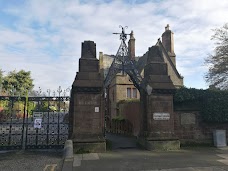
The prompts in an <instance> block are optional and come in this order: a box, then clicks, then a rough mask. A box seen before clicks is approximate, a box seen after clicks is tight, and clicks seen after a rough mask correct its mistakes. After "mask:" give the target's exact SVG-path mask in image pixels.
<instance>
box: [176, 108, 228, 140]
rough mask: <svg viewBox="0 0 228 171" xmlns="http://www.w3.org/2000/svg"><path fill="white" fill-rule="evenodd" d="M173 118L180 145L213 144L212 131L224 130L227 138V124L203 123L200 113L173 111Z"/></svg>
mask: <svg viewBox="0 0 228 171" xmlns="http://www.w3.org/2000/svg"><path fill="white" fill-rule="evenodd" d="M174 117H175V120H174V125H175V128H174V129H175V133H176V135H177V136H178V137H179V139H180V141H181V144H188V143H196V144H213V131H214V130H226V134H227V135H226V137H227V138H228V124H227V123H205V122H203V121H202V118H201V116H200V111H194V110H178V111H174Z"/></svg>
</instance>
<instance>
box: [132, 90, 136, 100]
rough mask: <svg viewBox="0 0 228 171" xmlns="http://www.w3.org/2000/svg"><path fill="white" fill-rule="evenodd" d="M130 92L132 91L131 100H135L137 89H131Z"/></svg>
mask: <svg viewBox="0 0 228 171" xmlns="http://www.w3.org/2000/svg"><path fill="white" fill-rule="evenodd" d="M132 91H133V92H132V97H133V98H137V89H136V88H133V89H132Z"/></svg>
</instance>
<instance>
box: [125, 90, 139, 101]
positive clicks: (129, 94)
mask: <svg viewBox="0 0 228 171" xmlns="http://www.w3.org/2000/svg"><path fill="white" fill-rule="evenodd" d="M127 98H129V99H131V98H137V89H136V88H127Z"/></svg>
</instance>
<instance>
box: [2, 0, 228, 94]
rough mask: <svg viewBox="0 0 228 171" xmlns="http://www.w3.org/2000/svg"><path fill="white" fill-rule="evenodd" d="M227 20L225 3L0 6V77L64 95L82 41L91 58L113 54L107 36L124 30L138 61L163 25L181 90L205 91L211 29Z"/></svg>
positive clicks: (17, 2) (5, 0) (113, 40)
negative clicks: (22, 76) (93, 48)
mask: <svg viewBox="0 0 228 171" xmlns="http://www.w3.org/2000/svg"><path fill="white" fill-rule="evenodd" d="M227 18H228V1H227V0H220V1H218V2H217V3H215V1H214V0H200V1H199V0H188V1H184V0H182V1H181V0H163V1H162V0H161V1H159V0H151V1H147V0H141V1H138V0H123V1H122V0H115V1H111V0H97V1H94V0H91V1H90V0H81V1H78V0H64V1H62V0H48V1H47V0H0V23H1V25H0V35H1V39H0V68H1V69H2V70H3V71H5V74H6V73H8V72H9V71H12V70H14V69H16V70H20V69H25V70H27V71H28V70H29V71H31V72H32V78H33V79H34V84H35V88H36V89H37V88H38V87H41V88H42V90H43V91H46V90H47V89H51V90H56V89H57V88H58V86H59V85H60V86H62V87H63V89H66V88H68V87H70V86H71V85H72V82H73V80H74V77H75V74H76V72H77V71H78V59H79V58H80V55H81V42H83V41H84V40H93V41H95V43H96V45H97V58H98V53H99V52H103V53H106V54H115V53H116V51H117V49H118V46H119V43H120V42H119V39H118V37H117V36H116V35H112V33H113V32H118V31H120V30H119V25H122V26H128V29H127V30H126V31H127V32H130V31H131V30H133V31H134V34H135V38H136V55H137V56H141V55H143V54H144V53H145V52H146V51H147V50H148V48H149V47H151V46H153V45H154V44H155V43H156V41H157V39H158V38H160V37H161V35H162V33H163V32H164V30H165V26H166V25H167V24H169V25H170V29H171V30H172V31H173V32H174V41H175V45H174V48H175V53H176V58H177V69H178V71H179V72H180V74H181V75H182V76H184V84H185V86H187V87H194V88H203V89H205V88H207V87H208V85H207V84H206V83H205V81H204V78H203V76H204V74H205V73H206V72H207V70H208V67H207V66H205V65H204V59H205V58H206V57H207V55H208V54H210V53H212V52H213V49H214V42H213V41H211V40H210V38H211V35H212V34H213V31H212V29H214V28H217V27H221V26H222V25H223V24H225V23H226V22H228V20H227Z"/></svg>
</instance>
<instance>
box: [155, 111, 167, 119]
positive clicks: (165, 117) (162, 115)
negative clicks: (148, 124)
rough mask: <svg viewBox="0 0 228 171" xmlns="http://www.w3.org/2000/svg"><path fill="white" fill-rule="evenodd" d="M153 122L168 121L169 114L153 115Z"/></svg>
mask: <svg viewBox="0 0 228 171" xmlns="http://www.w3.org/2000/svg"><path fill="white" fill-rule="evenodd" d="M153 119H154V120H169V119H170V114H169V113H153Z"/></svg>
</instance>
